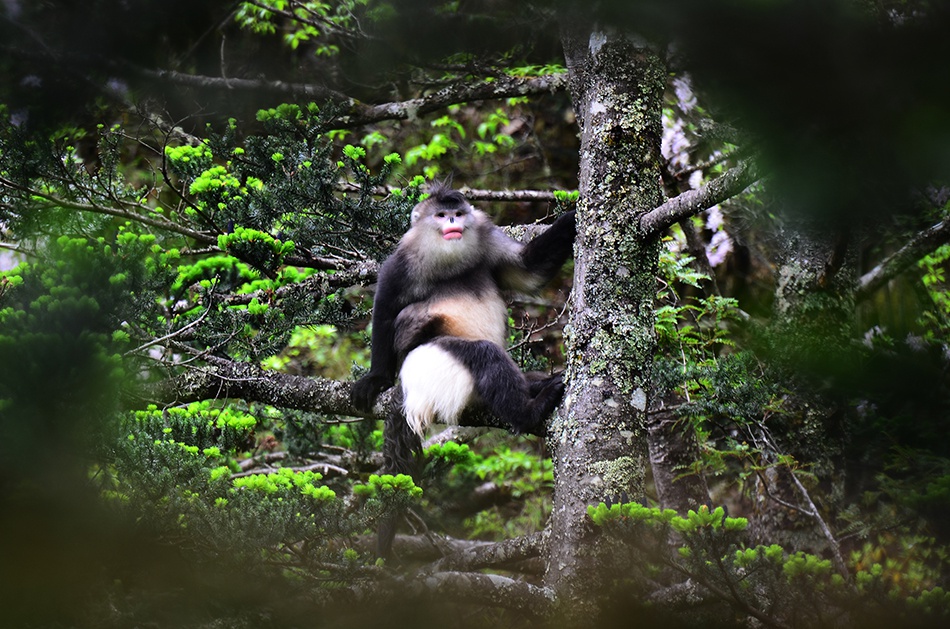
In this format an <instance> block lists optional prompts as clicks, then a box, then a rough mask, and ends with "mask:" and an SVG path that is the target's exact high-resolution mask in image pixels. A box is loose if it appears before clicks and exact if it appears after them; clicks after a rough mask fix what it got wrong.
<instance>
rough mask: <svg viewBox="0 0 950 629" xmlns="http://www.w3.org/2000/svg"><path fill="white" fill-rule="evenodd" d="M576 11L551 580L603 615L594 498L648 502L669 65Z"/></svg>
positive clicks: (569, 32)
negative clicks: (566, 300)
mask: <svg viewBox="0 0 950 629" xmlns="http://www.w3.org/2000/svg"><path fill="white" fill-rule="evenodd" d="M576 17H577V16H572V18H571V22H572V23H571V24H570V26H568V27H566V28H565V31H564V33H563V37H562V39H563V44H564V49H565V56H566V59H567V65H568V71H569V84H570V88H571V94H572V98H573V102H574V110H575V114H576V116H577V120H578V123H579V125H580V133H581V152H580V186H579V188H580V199H579V202H578V212H577V216H578V236H577V241H576V245H575V246H576V250H575V262H574V269H575V271H574V293H575V294H574V298H575V301H574V310H573V313H572V317H571V322H570V325H569V326H568V328H567V329H566V330H565V332H566V335H567V352H568V365H567V376H568V377H567V382H568V385H567V391H566V394H565V400H564V403H563V405H562V407H561V409H560V410H559V412H558V414H557V417H556V418H555V420H554V421H553V422H552V425H551V429H550V432H549V442H550V444H551V447H552V450H553V456H554V470H555V498H554V509H553V513H552V519H551V527H550V528H551V537H550V539H549V540H548V544H547V548H548V557H547V559H548V561H547V564H548V571H547V574H546V581H547V584H548V585H549V586H551V587H553V588H554V589H555V591H556V592H557V593H558V598H559V602H560V605H559V606H560V607H561V609H562V610H563V611H564V612H567V613H569V614H570V615H571V616H573V618H574V619H575V620H576V621H578V622H580V621H581V619H582V618H583V616H584V615H586V614H590V613H595V612H596V603H594V602H593V601H595V600H596V598H597V596H598V595H599V594H603V593H605V589H604V586H605V585H606V583H605V581H604V579H605V578H607V575H605V574H604V570H603V566H602V565H600V563H599V560H598V558H599V557H600V556H602V553H601V552H600V550H601V549H602V544H603V543H605V541H604V540H603V538H602V537H601V536H599V535H598V533H597V531H595V530H593V528H592V526H591V524H590V522H589V519H588V518H587V515H586V512H587V511H586V510H587V506H588V505H591V504H597V503H599V502H601V501H603V500H609V499H617V498H620V497H622V496H626V497H629V498H630V499H642V496H643V482H644V475H645V472H646V469H647V466H648V465H649V460H648V456H647V446H646V435H645V428H644V426H645V417H646V409H647V403H648V394H647V392H648V390H649V386H648V385H649V378H650V364H651V361H652V359H653V355H654V350H655V336H654V316H653V303H654V295H655V292H656V267H657V256H658V243H657V242H656V241H655V239H648V238H644V237H643V236H642V234H641V232H640V228H639V224H640V217H641V216H642V215H643V214H644V213H646V212H648V211H649V210H650V209H652V208H654V207H656V206H657V205H659V204H660V201H661V194H662V192H661V187H660V137H661V111H662V95H663V89H664V84H665V79H666V71H665V67H664V64H663V63H662V61H661V60H660V58H659V56H658V55H657V54H656V53H655V51H653V50H652V49H651V48H650V47H649V46H647V45H646V44H645V43H643V42H639V41H637V40H636V39H635V38H632V37H628V36H623V35H620V34H616V33H610V32H605V31H602V30H598V29H597V28H593V27H591V28H587V27H585V26H584V25H583V24H580V23H579V22H580V20H577V19H574V18H576ZM562 618H564V619H566V620H569V618H566V617H562ZM589 619H590V617H589V616H588V620H589Z"/></svg>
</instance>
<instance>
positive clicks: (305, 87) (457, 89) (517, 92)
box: [136, 68, 567, 128]
mask: <svg viewBox="0 0 950 629" xmlns="http://www.w3.org/2000/svg"><path fill="white" fill-rule="evenodd" d="M136 72H138V73H139V74H141V75H142V76H145V77H147V78H150V79H156V80H161V81H165V82H167V83H174V84H176V85H184V86H188V87H199V88H205V89H218V90H227V91H255V92H267V93H273V94H280V95H284V96H291V97H297V98H310V99H314V100H320V101H330V102H332V103H334V104H335V105H336V106H338V107H339V108H342V111H340V112H338V113H335V115H334V117H333V119H332V120H327V121H325V122H324V126H326V127H327V128H329V127H333V128H341V127H355V126H360V125H364V124H371V123H374V122H380V121H383V120H410V119H413V118H416V117H418V116H422V115H425V114H428V113H432V112H434V111H438V110H440V109H442V108H444V107H447V106H449V105H455V104H458V103H467V102H471V101H479V100H495V99H499V98H510V97H513V96H531V95H536V94H544V93H553V92H557V91H560V90H563V89H564V88H565V87H566V86H567V75H566V74H550V75H545V76H539V77H530V78H522V77H513V76H500V77H492V80H491V81H485V80H482V81H477V82H472V83H453V84H451V85H447V86H445V87H442V88H440V89H438V90H436V91H434V92H432V93H431V94H427V95H426V96H422V97H420V98H412V99H409V100H406V101H402V102H392V103H381V104H378V105H368V104H366V103H362V102H360V101H358V100H356V99H354V98H350V97H349V96H347V95H346V94H343V93H341V92H337V91H335V90H331V89H329V88H327V87H325V86H322V85H314V84H310V83H287V82H284V81H266V80H263V79H227V78H219V77H213V76H199V75H193V74H185V73H182V72H174V71H171V70H145V69H141V68H139V69H136Z"/></svg>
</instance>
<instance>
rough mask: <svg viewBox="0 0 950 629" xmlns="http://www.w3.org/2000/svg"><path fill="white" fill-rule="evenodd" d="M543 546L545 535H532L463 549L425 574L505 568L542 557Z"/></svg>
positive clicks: (437, 562) (443, 559)
mask: <svg viewBox="0 0 950 629" xmlns="http://www.w3.org/2000/svg"><path fill="white" fill-rule="evenodd" d="M543 544H544V534H543V533H532V534H530V535H525V536H523V537H517V538H514V539H507V540H504V541H501V542H497V543H490V542H489V543H484V544H479V545H476V546H470V547H468V548H461V549H459V550H457V551H455V552H453V553H451V554H449V555H446V556H445V557H443V558H441V559H440V560H438V561H436V562H435V563H433V564H432V565H431V566H429V567H428V568H427V569H426V570H425V572H430V571H431V572H440V571H442V570H481V569H482V568H503V567H505V566H508V565H511V564H513V563H516V562H519V561H523V560H525V559H531V558H534V557H538V556H540V555H541V551H542V548H543Z"/></svg>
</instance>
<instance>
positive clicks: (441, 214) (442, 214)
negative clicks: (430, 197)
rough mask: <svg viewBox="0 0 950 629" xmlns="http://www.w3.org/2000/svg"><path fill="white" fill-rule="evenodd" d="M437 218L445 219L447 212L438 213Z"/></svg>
mask: <svg viewBox="0 0 950 629" xmlns="http://www.w3.org/2000/svg"><path fill="white" fill-rule="evenodd" d="M435 215H436V218H445V212H436V213H435Z"/></svg>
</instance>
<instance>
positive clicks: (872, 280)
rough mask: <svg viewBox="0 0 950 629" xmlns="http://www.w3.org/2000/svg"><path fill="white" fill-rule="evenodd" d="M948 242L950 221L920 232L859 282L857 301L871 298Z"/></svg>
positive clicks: (949, 238)
mask: <svg viewBox="0 0 950 629" xmlns="http://www.w3.org/2000/svg"><path fill="white" fill-rule="evenodd" d="M947 242H950V221H941V222H939V223H937V224H936V225H933V226H931V227H929V228H927V229H925V230H924V231H922V232H920V233H919V234H917V235H916V236H914V237H913V238H911V239H910V241H909V242H907V244H905V245H904V246H903V247H901V248H900V249H899V250H897V251H896V252H895V253H894V254H892V255H891V256H890V257H888V258H887V259H886V260H884V261H883V262H881V263H880V264H879V265H877V266H876V267H874V268H873V269H871V270H870V271H868V272H867V273H865V274H864V275H863V276H862V277H861V278H860V279H859V280H858V288H857V290H856V291H855V299H856V300H857V301H861V300H863V299H866V298H868V297H870V296H871V295H872V294H873V293H874V292H875V291H876V290H878V289H879V288H881V286H883V285H884V284H886V283H887V282H889V281H890V280H892V279H894V278H895V277H897V276H898V275H899V274H900V273H902V272H903V271H904V270H905V269H907V268H908V267H910V266H911V265H912V264H914V263H915V262H917V261H918V260H920V259H921V258H922V257H924V256H925V255H927V254H928V253H931V252H932V251H934V250H935V249H936V248H937V247H939V246H940V245H942V244H945V243H947Z"/></svg>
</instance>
